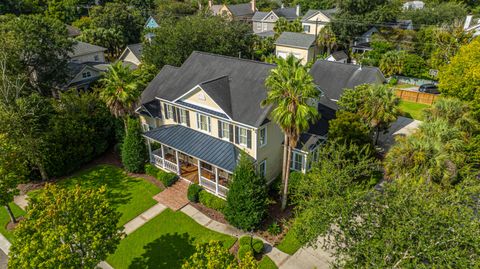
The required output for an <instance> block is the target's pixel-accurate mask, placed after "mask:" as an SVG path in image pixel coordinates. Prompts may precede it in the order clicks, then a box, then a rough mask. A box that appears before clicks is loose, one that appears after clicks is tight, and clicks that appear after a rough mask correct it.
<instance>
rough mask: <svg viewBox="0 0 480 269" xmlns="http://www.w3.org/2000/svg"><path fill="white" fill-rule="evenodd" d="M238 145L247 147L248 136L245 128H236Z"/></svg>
mask: <svg viewBox="0 0 480 269" xmlns="http://www.w3.org/2000/svg"><path fill="white" fill-rule="evenodd" d="M238 143H239V144H240V145H242V146H245V147H246V146H247V143H248V135H247V129H245V128H241V127H239V128H238Z"/></svg>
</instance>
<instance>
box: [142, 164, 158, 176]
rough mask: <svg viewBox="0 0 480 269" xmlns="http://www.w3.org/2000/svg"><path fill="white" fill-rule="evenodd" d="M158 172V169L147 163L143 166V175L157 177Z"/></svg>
mask: <svg viewBox="0 0 480 269" xmlns="http://www.w3.org/2000/svg"><path fill="white" fill-rule="evenodd" d="M159 171H160V169H158V168H157V167H156V166H155V165H153V164H151V163H147V164H146V165H145V174H147V175H149V176H152V177H157V175H158V172H159Z"/></svg>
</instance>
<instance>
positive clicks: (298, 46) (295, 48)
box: [275, 32, 318, 64]
mask: <svg viewBox="0 0 480 269" xmlns="http://www.w3.org/2000/svg"><path fill="white" fill-rule="evenodd" d="M317 52H318V51H317V46H316V41H315V35H310V34H304V33H293V32H283V33H282V34H281V35H280V36H279V37H278V38H277V40H276V41H275V55H276V56H277V57H280V58H287V56H288V55H293V56H295V58H297V59H299V60H301V62H302V64H307V63H308V62H309V61H312V60H313V59H315V57H316V54H317Z"/></svg>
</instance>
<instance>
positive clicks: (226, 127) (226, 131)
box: [220, 121, 230, 140]
mask: <svg viewBox="0 0 480 269" xmlns="http://www.w3.org/2000/svg"><path fill="white" fill-rule="evenodd" d="M220 127H221V128H222V131H221V132H220V138H222V139H225V140H230V124H229V123H227V122H223V121H222V122H220Z"/></svg>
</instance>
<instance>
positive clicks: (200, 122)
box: [197, 113, 210, 132]
mask: <svg viewBox="0 0 480 269" xmlns="http://www.w3.org/2000/svg"><path fill="white" fill-rule="evenodd" d="M197 128H198V129H200V130H202V131H205V132H210V117H208V116H205V115H203V114H198V113H197Z"/></svg>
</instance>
